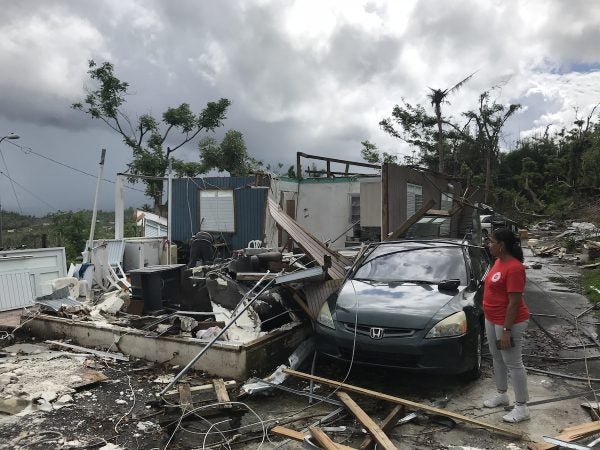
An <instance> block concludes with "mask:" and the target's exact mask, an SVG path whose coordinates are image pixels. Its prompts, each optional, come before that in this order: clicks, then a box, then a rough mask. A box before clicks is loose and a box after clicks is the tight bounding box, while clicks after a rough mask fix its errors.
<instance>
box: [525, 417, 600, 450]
mask: <svg viewBox="0 0 600 450" xmlns="http://www.w3.org/2000/svg"><path fill="white" fill-rule="evenodd" d="M599 431H600V420H596V421H594V422H586V423H582V424H580V425H575V426H572V427H567V428H564V429H563V430H562V432H561V433H560V434H559V435H558V436H556V437H555V439H558V440H560V441H563V442H573V441H577V440H578V439H582V438H584V437H588V436H591V435H593V434H596V433H598V432H599ZM527 448H528V449H529V450H550V449H554V448H558V446H557V445H554V444H550V443H548V442H530V443H529V444H528V445H527Z"/></svg>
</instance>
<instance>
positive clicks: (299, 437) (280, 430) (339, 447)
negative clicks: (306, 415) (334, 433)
mask: <svg viewBox="0 0 600 450" xmlns="http://www.w3.org/2000/svg"><path fill="white" fill-rule="evenodd" d="M271 433H273V434H276V435H278V436H281V437H284V438H287V439H292V440H294V441H299V442H303V441H304V437H305V436H306V435H305V434H304V433H303V432H301V431H296V430H292V429H290V428H286V427H282V426H281V425H277V426H275V427H273V428H271ZM335 446H336V450H354V449H353V448H352V447H348V446H346V445H343V444H338V443H336V444H335Z"/></svg>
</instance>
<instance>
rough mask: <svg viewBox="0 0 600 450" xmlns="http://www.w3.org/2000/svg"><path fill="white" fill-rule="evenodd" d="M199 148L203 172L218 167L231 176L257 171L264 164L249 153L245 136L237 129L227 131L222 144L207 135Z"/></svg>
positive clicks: (220, 170)
mask: <svg viewBox="0 0 600 450" xmlns="http://www.w3.org/2000/svg"><path fill="white" fill-rule="evenodd" d="M198 148H199V149H200V159H201V165H202V171H203V172H207V171H209V170H212V169H217V170H218V171H219V172H223V171H226V172H229V174H230V175H231V176H243V175H247V174H249V173H252V172H256V171H257V170H258V168H259V167H260V166H261V165H262V162H260V161H257V160H256V159H254V158H252V157H250V156H249V155H248V151H247V149H246V143H245V142H244V136H243V134H242V133H240V132H239V131H236V130H229V131H227V133H225V136H224V137H223V140H222V141H221V143H220V144H219V143H217V141H216V140H215V139H214V138H212V137H206V138H204V139H202V140H201V141H200V142H199V144H198Z"/></svg>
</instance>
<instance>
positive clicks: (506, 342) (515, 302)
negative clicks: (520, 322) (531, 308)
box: [500, 292, 523, 350]
mask: <svg viewBox="0 0 600 450" xmlns="http://www.w3.org/2000/svg"><path fill="white" fill-rule="evenodd" d="M522 297H523V294H522V293H521V292H510V293H509V294H508V307H507V308H506V318H505V319H504V328H505V329H507V330H510V329H511V328H512V326H513V325H514V323H515V317H517V311H518V310H519V305H520V304H521V298H522ZM510 347H511V345H510V331H503V332H502V337H501V338H500V349H501V350H508V349H509V348H510Z"/></svg>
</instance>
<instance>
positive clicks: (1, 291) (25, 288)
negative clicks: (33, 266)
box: [0, 272, 33, 311]
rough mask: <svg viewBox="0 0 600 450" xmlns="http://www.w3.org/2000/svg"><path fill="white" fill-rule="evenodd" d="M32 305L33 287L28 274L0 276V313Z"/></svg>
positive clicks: (16, 273)
mask: <svg viewBox="0 0 600 450" xmlns="http://www.w3.org/2000/svg"><path fill="white" fill-rule="evenodd" d="M31 305H33V285H32V283H31V277H30V275H29V272H14V273H1V274H0V311H8V310H11V309H19V308H23V307H26V306H31Z"/></svg>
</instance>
